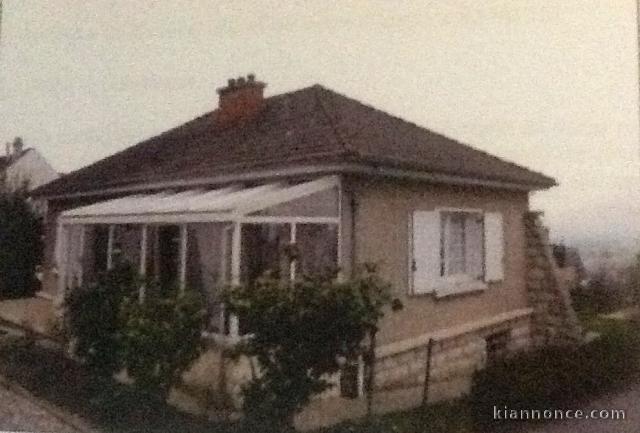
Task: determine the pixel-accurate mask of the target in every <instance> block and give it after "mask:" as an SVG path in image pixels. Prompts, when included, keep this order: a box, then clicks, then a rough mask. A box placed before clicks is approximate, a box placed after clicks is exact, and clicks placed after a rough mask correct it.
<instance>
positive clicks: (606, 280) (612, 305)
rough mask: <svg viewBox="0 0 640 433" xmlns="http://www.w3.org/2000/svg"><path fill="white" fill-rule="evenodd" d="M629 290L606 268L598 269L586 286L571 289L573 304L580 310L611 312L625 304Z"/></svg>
mask: <svg viewBox="0 0 640 433" xmlns="http://www.w3.org/2000/svg"><path fill="white" fill-rule="evenodd" d="M626 297H627V292H626V291H625V290H623V287H622V285H621V284H620V282H619V281H616V279H614V278H612V276H610V275H609V273H608V272H607V270H606V269H604V268H602V269H600V270H598V271H597V272H596V273H595V274H594V275H593V276H592V277H591V279H590V280H589V283H588V285H587V286H586V287H575V288H574V289H573V290H572V291H571V298H572V300H573V306H574V308H575V309H576V311H578V312H588V313H596V314H597V313H610V312H612V311H615V310H616V309H618V308H621V307H623V306H624V305H625V298H626Z"/></svg>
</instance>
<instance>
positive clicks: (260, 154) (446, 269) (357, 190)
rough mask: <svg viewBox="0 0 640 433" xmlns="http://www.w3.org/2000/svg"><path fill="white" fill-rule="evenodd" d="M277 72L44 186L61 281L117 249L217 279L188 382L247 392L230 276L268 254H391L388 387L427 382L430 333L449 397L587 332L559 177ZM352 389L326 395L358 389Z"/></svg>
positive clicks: (319, 263)
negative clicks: (564, 249)
mask: <svg viewBox="0 0 640 433" xmlns="http://www.w3.org/2000/svg"><path fill="white" fill-rule="evenodd" d="M264 88H265V84H264V83H262V82H259V81H256V79H255V77H254V76H253V75H249V76H248V77H246V78H244V77H241V78H238V79H232V80H229V82H228V84H227V85H226V86H225V87H223V88H220V89H218V94H219V102H218V108H217V109H215V110H213V111H212V112H209V113H206V114H204V115H202V116H200V117H198V118H196V119H194V120H192V121H189V122H187V123H185V124H184V125H181V126H178V127H176V128H173V129H171V130H168V131H167V132H164V133H162V134H160V135H158V136H156V137H153V138H150V139H148V140H145V141H143V142H141V143H139V144H137V145H135V146H133V147H130V148H128V149H126V150H124V151H122V152H119V153H116V154H114V155H112V156H110V157H108V158H105V159H103V160H101V161H98V162H96V163H94V164H92V165H89V166H87V167H85V168H82V169H80V170H78V171H75V172H73V173H69V174H68V175H66V176H63V177H61V178H60V179H58V180H56V181H54V182H51V183H49V184H48V185H45V186H43V187H41V188H39V189H38V190H36V191H35V195H36V196H37V197H41V198H44V199H46V200H47V202H48V210H49V215H50V218H49V219H48V221H49V224H48V227H47V229H46V235H45V236H46V253H45V256H46V265H45V267H46V273H47V277H46V285H45V290H48V291H49V292H50V294H51V295H52V296H53V297H57V299H60V298H61V297H62V296H63V294H64V292H65V290H73V288H74V287H77V286H78V285H81V284H83V282H86V281H89V280H91V279H92V278H93V277H94V276H95V275H96V273H97V272H99V271H101V270H104V269H108V268H109V267H111V266H113V263H114V260H128V261H130V262H131V263H134V264H135V265H136V266H138V267H139V271H140V273H141V274H143V275H147V276H153V277H155V278H157V279H158V280H159V281H160V282H161V283H164V284H178V285H179V286H180V287H181V288H186V287H188V288H190V289H197V290H202V291H203V292H204V293H205V294H206V297H207V299H208V308H209V314H210V321H209V329H208V331H207V337H208V339H209V341H210V346H211V347H210V349H209V351H208V352H207V353H206V354H205V355H204V356H203V358H202V359H201V360H200V361H199V362H198V363H197V364H196V365H195V366H194V368H193V370H192V371H191V372H189V373H188V374H187V375H186V376H185V381H186V382H189V383H191V384H194V385H193V386H196V385H197V386H200V387H208V388H209V389H210V390H211V389H212V390H213V391H219V393H220V394H221V395H222V394H224V395H231V396H236V395H237V394H238V392H239V387H240V385H241V383H242V381H243V380H245V379H246V377H247V374H248V367H247V365H246V363H243V362H242V360H239V361H230V360H226V361H225V360H224V357H225V354H224V350H223V348H224V347H226V346H227V345H229V344H233V343H234V342H235V341H238V338H239V337H240V336H241V334H242V323H240V321H239V320H238V318H236V317H233V316H230V315H228V314H226V313H225V310H224V305H222V304H221V302H220V300H219V290H218V289H217V288H218V287H220V285H221V284H224V283H228V282H239V281H247V280H250V279H252V278H255V277H256V276H258V275H260V274H261V273H262V272H263V271H265V270H267V269H272V270H273V269H275V270H277V271H279V272H281V274H284V275H287V274H289V275H290V276H291V277H292V278H295V276H296V275H297V274H300V273H304V272H314V271H318V270H321V269H324V268H326V267H328V266H339V268H340V269H342V272H343V273H344V274H347V275H348V274H349V273H351V272H352V271H353V269H354V267H355V266H356V265H357V264H359V263H364V262H377V263H379V264H380V266H381V273H382V277H383V278H385V279H386V280H388V281H389V282H391V283H392V285H393V287H394V291H395V292H394V296H395V297H397V298H399V299H400V300H401V301H402V303H403V305H404V308H403V309H402V311H400V312H397V313H395V314H389V315H387V316H386V317H385V319H384V321H383V323H382V326H381V331H380V333H379V336H378V347H377V351H376V356H377V361H376V365H375V380H374V383H375V388H376V390H378V391H380V392H386V391H389V392H391V391H392V390H396V389H413V388H416V387H418V388H420V389H422V386H421V385H420V384H421V383H422V382H423V381H424V377H425V357H426V353H427V352H426V351H427V347H430V348H431V350H430V351H429V353H431V354H432V357H433V358H432V362H431V363H430V365H431V367H432V371H431V372H430V375H431V377H430V381H431V385H430V386H431V388H430V390H429V392H430V398H431V399H432V400H437V399H442V398H449V397H453V396H457V395H460V394H461V393H464V392H466V391H468V389H469V386H470V375H471V374H472V372H473V371H474V370H475V369H477V368H481V367H482V366H483V365H484V364H485V363H486V362H487V360H488V359H489V360H490V359H493V358H494V357H496V356H498V355H501V354H504V353H507V352H510V351H516V350H521V349H525V348H527V347H530V345H531V344H533V342H538V343H541V344H542V343H548V342H551V341H554V339H562V340H567V341H568V340H576V339H578V338H579V334H580V330H579V329H578V327H577V323H576V322H575V317H573V316H572V312H571V307H570V302H569V303H567V299H565V297H564V294H563V292H562V290H561V289H560V288H559V286H558V284H557V282H556V281H555V280H554V278H555V277H554V274H553V272H552V267H551V266H550V261H551V260H552V258H551V253H550V248H549V243H548V237H546V236H545V233H546V232H545V230H544V227H543V226H542V225H541V220H540V217H539V214H537V213H532V212H530V210H529V195H530V193H531V192H532V191H538V190H545V189H548V188H551V187H553V186H555V185H556V182H555V181H554V180H553V179H552V178H550V177H547V176H545V175H542V174H540V173H536V172H534V171H531V170H528V169H526V168H524V167H520V166H518V165H516V164H513V163H510V162H507V161H504V160H502V159H500V158H497V157H495V156H492V155H489V154H487V153H485V152H482V151H479V150H476V149H474V148H472V147H470V146H467V145H465V144H462V143H460V142H458V141H456V140H453V139H451V138H448V137H446V136H443V135H441V134H437V133H435V132H432V131H430V130H428V129H425V128H423V127H420V126H418V125H415V124H412V123H409V122H407V121H404V120H402V119H400V118H397V117H394V116H391V115H389V114H387V113H384V112H382V111H380V110H378V109H375V108H373V107H370V106H367V105H365V104H363V103H360V102H358V101H355V100H353V99H350V98H348V97H346V96H343V95H341V94H338V93H336V92H334V91H331V90H329V89H326V88H324V87H322V86H320V85H314V86H311V87H307V88H304V89H301V90H297V91H293V92H290V93H284V94H280V95H274V96H271V97H264ZM292 243H294V244H296V246H297V248H298V250H299V252H300V257H299V259H298V260H297V261H295V262H294V263H293V264H291V263H289V261H288V260H285V259H283V257H284V256H283V255H284V254H285V253H286V249H287V248H286V247H287V245H289V244H292ZM140 296H141V298H144V296H145V293H144V292H143V289H141V293H140ZM551 304H553V305H554V307H553V308H549V306H550V305H551ZM363 371H364V368H363V365H362V363H360V364H359V365H358V366H356V372H355V374H350V375H345V377H343V378H342V380H343V381H345V382H346V381H347V380H348V379H347V376H350V377H352V378H355V379H353V380H354V382H355V388H356V392H355V393H351V394H355V395H356V396H361V395H362V377H363ZM336 380H337V381H339V380H340V378H336ZM341 388H342V389H347V388H349V386H342V387H336V389H335V390H333V391H332V392H329V393H327V395H325V396H324V397H325V399H332V398H335V399H344V400H345V401H346V399H345V398H343V397H340V389H341ZM352 388H353V387H352ZM214 394H215V392H214ZM355 400H356V401H362V399H361V398H356V399H355ZM318 404H320V403H318ZM354 404H355V403H354ZM334 407H341V408H342V407H348V405H347V403H344V402H342V403H340V404H338V405H334ZM327 410H328V409H327ZM353 413H354V412H353V411H351V412H350V413H349V414H348V415H344V416H352V415H353ZM332 416H333V415H332ZM335 416H336V417H338V415H335ZM311 423H313V421H311Z"/></svg>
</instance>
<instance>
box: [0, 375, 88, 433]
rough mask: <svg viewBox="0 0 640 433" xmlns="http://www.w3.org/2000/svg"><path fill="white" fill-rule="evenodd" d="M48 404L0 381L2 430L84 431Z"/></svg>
mask: <svg viewBox="0 0 640 433" xmlns="http://www.w3.org/2000/svg"><path fill="white" fill-rule="evenodd" d="M47 406H48V405H47V404H46V403H42V402H40V401H39V400H38V399H36V398H35V397H33V396H30V395H29V394H25V393H23V392H18V391H16V390H13V389H11V388H10V387H7V386H6V384H4V383H3V382H2V381H0V430H2V431H20V432H50V433H83V432H82V431H81V430H78V429H77V428H75V427H74V426H72V425H71V424H69V423H68V422H66V421H64V420H63V419H61V418H60V417H59V416H58V415H57V414H55V413H54V411H52V410H51V409H49V408H48V407H47Z"/></svg>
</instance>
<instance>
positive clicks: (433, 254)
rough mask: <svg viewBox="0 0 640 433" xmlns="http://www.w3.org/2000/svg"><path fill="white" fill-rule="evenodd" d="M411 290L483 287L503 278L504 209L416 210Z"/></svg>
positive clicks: (444, 293)
mask: <svg viewBox="0 0 640 433" xmlns="http://www.w3.org/2000/svg"><path fill="white" fill-rule="evenodd" d="M411 227H412V231H411V234H412V239H411V253H412V257H411V273H412V274H411V277H412V278H411V285H412V291H413V293H434V292H435V294H436V295H438V296H447V295H450V294H454V293H461V292H468V291H473V290H481V289H484V288H486V284H485V283H487V282H494V281H501V280H502V279H503V256H504V245H503V244H504V240H503V239H504V237H503V224H502V215H501V214H499V213H492V212H482V211H476V210H469V211H467V210H464V209H463V210H436V211H416V212H414V214H413V215H412V219H411Z"/></svg>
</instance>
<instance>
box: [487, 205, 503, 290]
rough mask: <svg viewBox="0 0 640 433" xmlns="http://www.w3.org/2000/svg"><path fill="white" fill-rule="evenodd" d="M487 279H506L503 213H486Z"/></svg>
mask: <svg viewBox="0 0 640 433" xmlns="http://www.w3.org/2000/svg"><path fill="white" fill-rule="evenodd" d="M484 241H485V280H486V281H489V282H490V281H501V280H503V279H504V227H503V224H502V214H500V213H494V212H489V213H486V214H485V215H484Z"/></svg>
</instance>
